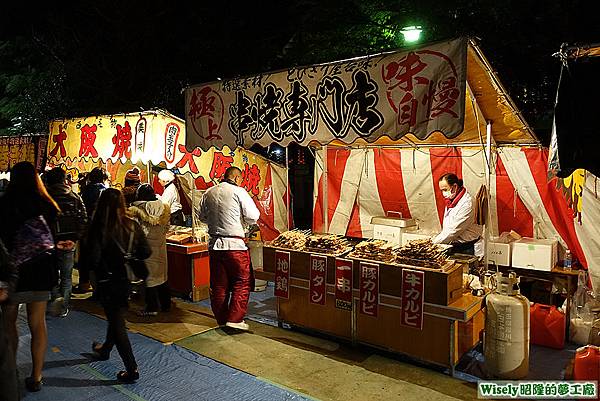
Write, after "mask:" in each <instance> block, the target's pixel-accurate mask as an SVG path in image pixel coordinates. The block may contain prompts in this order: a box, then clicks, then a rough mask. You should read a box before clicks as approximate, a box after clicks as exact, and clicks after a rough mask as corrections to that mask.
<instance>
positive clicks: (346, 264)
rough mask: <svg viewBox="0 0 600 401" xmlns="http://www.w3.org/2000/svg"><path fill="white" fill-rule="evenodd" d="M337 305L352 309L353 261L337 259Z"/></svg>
mask: <svg viewBox="0 0 600 401" xmlns="http://www.w3.org/2000/svg"><path fill="white" fill-rule="evenodd" d="M335 307H336V308H339V309H345V310H352V261H351V260H346V259H336V260H335Z"/></svg>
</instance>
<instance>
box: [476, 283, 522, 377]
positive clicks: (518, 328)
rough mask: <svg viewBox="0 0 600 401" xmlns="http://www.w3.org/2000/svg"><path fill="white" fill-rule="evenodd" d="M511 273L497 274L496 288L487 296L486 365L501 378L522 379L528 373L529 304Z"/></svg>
mask: <svg viewBox="0 0 600 401" xmlns="http://www.w3.org/2000/svg"><path fill="white" fill-rule="evenodd" d="M519 281H520V280H519V278H518V277H517V276H516V274H515V273H514V272H510V273H509V275H508V277H505V276H503V275H502V273H500V272H498V273H496V283H497V287H496V290H495V291H494V292H492V293H491V294H489V295H488V296H487V297H486V320H485V337H484V355H485V364H486V367H487V369H488V371H489V373H490V374H491V375H493V376H496V377H499V378H503V379H521V378H523V377H525V376H527V374H528V373H529V301H528V300H527V298H525V297H524V296H523V295H521V293H520V290H519Z"/></svg>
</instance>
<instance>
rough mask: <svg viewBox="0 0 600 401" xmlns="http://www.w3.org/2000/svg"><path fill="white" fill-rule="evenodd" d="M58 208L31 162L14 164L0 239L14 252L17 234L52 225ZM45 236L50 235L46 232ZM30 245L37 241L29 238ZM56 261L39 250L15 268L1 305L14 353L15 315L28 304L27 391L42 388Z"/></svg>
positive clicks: (0, 205)
mask: <svg viewBox="0 0 600 401" xmlns="http://www.w3.org/2000/svg"><path fill="white" fill-rule="evenodd" d="M59 213H60V209H59V207H58V205H57V204H56V202H54V200H53V199H52V198H51V197H50V195H48V192H47V191H46V188H45V187H44V184H43V183H42V180H41V179H40V177H39V175H38V174H37V172H36V170H35V167H34V166H33V164H31V163H30V162H20V163H17V164H15V165H14V166H13V167H12V168H11V170H10V184H8V188H7V190H6V193H5V194H4V195H3V196H2V197H1V198H0V239H1V240H2V242H4V245H5V246H6V248H7V250H8V251H9V252H10V253H11V255H13V253H14V251H15V248H18V245H19V244H17V243H16V239H17V234H18V233H19V232H21V230H22V229H23V227H25V226H26V224H27V222H28V221H32V220H34V219H38V220H39V219H41V220H42V221H45V223H47V226H46V231H48V226H49V227H52V226H53V225H55V224H56V218H57V216H58V214H59ZM48 235H50V233H49V231H48ZM31 241H32V242H31V247H32V248H34V247H35V246H36V245H37V244H36V243H35V239H33V238H32V239H31ZM54 266H55V260H54V255H53V253H42V254H40V255H39V257H36V258H35V259H32V260H31V262H27V263H24V264H22V265H19V266H17V267H18V269H19V270H18V271H19V274H18V280H17V284H16V288H15V291H14V292H11V293H10V294H9V299H8V302H7V303H5V304H2V315H3V316H2V317H3V320H4V328H5V329H6V331H7V336H8V338H9V343H10V346H11V349H12V351H13V352H14V353H15V354H16V352H17V346H18V343H19V335H18V330H17V316H18V313H19V304H27V323H28V325H29V330H30V332H31V359H32V367H31V376H30V377H27V378H26V379H25V385H26V387H27V389H28V390H29V391H39V390H41V388H42V368H43V366H44V359H45V356H46V348H47V345H48V332H47V329H46V304H47V302H48V300H49V299H50V290H51V289H52V288H53V287H54V286H55V285H56V280H55V277H54V270H55V269H54Z"/></svg>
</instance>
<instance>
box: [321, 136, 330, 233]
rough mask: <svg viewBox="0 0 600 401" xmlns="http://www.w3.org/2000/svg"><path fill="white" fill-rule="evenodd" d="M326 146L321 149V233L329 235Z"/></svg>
mask: <svg viewBox="0 0 600 401" xmlns="http://www.w3.org/2000/svg"><path fill="white" fill-rule="evenodd" d="M327 151H328V149H327V145H325V146H324V147H323V174H322V175H321V181H322V183H323V232H324V233H325V234H327V233H329V204H328V202H327V153H328V152H327Z"/></svg>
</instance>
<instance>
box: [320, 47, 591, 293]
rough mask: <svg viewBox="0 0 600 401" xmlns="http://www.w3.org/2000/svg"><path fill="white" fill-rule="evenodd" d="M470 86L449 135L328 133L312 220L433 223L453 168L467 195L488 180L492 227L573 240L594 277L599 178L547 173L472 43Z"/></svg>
mask: <svg viewBox="0 0 600 401" xmlns="http://www.w3.org/2000/svg"><path fill="white" fill-rule="evenodd" d="M466 92H467V96H466V110H465V127H464V131H463V133H461V134H460V135H459V136H458V137H456V138H454V139H452V140H450V139H447V138H445V137H444V136H442V135H437V134H434V135H431V136H430V137H429V138H428V139H427V140H426V141H419V140H418V139H417V138H415V137H414V136H412V135H410V134H409V135H407V136H405V137H404V138H403V139H401V140H400V141H395V142H392V141H390V140H387V138H382V139H380V140H379V141H377V142H376V143H374V144H367V143H354V144H352V145H347V144H342V143H331V144H329V145H328V146H325V147H323V148H321V149H320V150H318V151H317V153H316V156H317V163H315V175H314V214H313V229H314V230H315V231H327V232H330V233H336V234H343V235H349V236H356V237H371V236H372V235H373V227H372V225H371V224H370V221H371V217H373V216H383V215H386V214H387V213H389V212H399V213H402V216H403V217H409V218H414V219H416V221H417V222H418V224H419V228H420V229H421V230H422V231H424V232H429V233H432V234H433V233H437V232H439V231H440V230H441V222H442V217H443V211H444V200H443V198H442V196H441V194H440V192H439V190H437V181H438V179H439V177H440V176H441V175H442V174H443V173H445V172H454V173H456V174H457V175H458V176H459V177H462V178H463V180H464V183H465V186H466V187H467V188H468V189H469V190H470V192H471V193H472V195H475V193H476V192H477V191H478V189H479V188H480V186H481V185H482V184H486V183H489V184H488V192H489V195H490V199H489V219H488V225H487V229H488V230H489V235H490V236H497V235H499V234H500V233H502V232H505V231H510V230H515V231H516V232H518V233H519V234H520V235H522V236H527V237H534V238H556V239H557V240H558V241H559V243H560V245H561V246H559V248H560V250H559V252H560V254H561V255H562V253H563V252H564V250H565V249H566V248H568V249H570V250H571V251H572V252H573V254H574V255H575V257H576V258H577V259H578V260H579V261H580V262H581V264H582V265H583V266H584V267H586V268H589V271H590V273H591V278H592V282H599V283H600V281H599V280H600V200H599V199H598V197H597V191H596V181H597V178H596V177H595V176H593V175H591V174H590V173H587V172H585V171H584V170H577V171H576V172H575V173H574V174H573V175H572V176H571V177H569V178H567V179H564V180H562V179H558V178H555V177H552V175H551V174H549V173H548V168H547V165H548V149H546V148H542V147H541V145H540V144H539V142H538V140H537V138H536V137H535V135H534V134H533V132H532V131H531V130H530V129H529V127H528V126H527V124H526V122H525V121H524V120H523V118H522V117H521V116H520V114H519V112H518V110H517V108H516V107H515V106H514V104H513V102H512V101H511V99H510V97H509V96H508V94H507V92H506V91H505V90H504V88H503V87H502V85H501V84H500V82H499V80H498V79H497V77H496V76H495V74H494V73H493V72H492V69H491V67H490V65H489V64H488V62H487V61H486V59H485V57H484V56H483V54H482V53H481V51H480V50H479V49H478V48H477V46H475V44H473V43H469V46H468V58H467V91H466ZM488 134H489V135H488ZM488 137H489V146H487V145H488V144H487V143H486V142H487V141H488ZM488 159H489V163H488V161H487V160H488ZM488 164H489V166H490V169H489V170H488V169H486V165H488ZM486 171H488V172H489V174H487V173H486ZM324 176H325V177H326V179H325V181H326V182H324V178H323V177H324ZM324 199H326V204H327V208H326V212H325V210H324V207H323V204H324ZM325 216H326V217H325Z"/></svg>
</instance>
